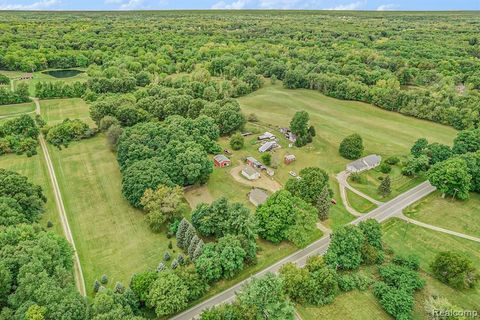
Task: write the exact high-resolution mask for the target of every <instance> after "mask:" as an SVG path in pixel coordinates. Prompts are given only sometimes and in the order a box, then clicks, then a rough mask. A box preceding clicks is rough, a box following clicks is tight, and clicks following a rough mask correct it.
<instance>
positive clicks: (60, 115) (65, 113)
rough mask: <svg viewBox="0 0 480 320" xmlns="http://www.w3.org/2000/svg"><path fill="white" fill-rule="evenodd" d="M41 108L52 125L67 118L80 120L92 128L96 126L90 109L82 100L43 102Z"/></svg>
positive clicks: (46, 119)
mask: <svg viewBox="0 0 480 320" xmlns="http://www.w3.org/2000/svg"><path fill="white" fill-rule="evenodd" d="M41 107H42V116H43V118H44V120H45V121H47V123H48V124H50V125H52V124H56V123H59V122H62V121H63V120H65V119H67V118H70V119H80V120H82V121H84V122H86V123H87V124H88V125H90V126H93V125H94V122H93V121H92V119H91V118H90V114H89V107H88V105H87V103H86V102H85V101H83V100H82V99H55V100H42V102H41Z"/></svg>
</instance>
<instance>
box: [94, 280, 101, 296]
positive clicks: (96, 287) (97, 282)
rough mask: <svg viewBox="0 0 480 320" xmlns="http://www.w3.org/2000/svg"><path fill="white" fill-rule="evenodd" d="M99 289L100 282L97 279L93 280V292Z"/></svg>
mask: <svg viewBox="0 0 480 320" xmlns="http://www.w3.org/2000/svg"><path fill="white" fill-rule="evenodd" d="M99 289H100V282H99V281H98V280H95V282H94V283H93V292H95V293H97V292H98V290H99Z"/></svg>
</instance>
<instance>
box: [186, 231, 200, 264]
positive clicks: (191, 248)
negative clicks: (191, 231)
mask: <svg viewBox="0 0 480 320" xmlns="http://www.w3.org/2000/svg"><path fill="white" fill-rule="evenodd" d="M199 241H200V238H199V237H198V236H197V235H194V236H193V238H192V241H190V245H189V246H188V256H189V257H190V259H192V258H193V254H194V252H195V249H196V248H197V244H198V242H199Z"/></svg>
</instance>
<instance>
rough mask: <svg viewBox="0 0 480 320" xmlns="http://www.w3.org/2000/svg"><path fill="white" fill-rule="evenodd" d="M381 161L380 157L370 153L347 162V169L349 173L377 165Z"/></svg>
mask: <svg viewBox="0 0 480 320" xmlns="http://www.w3.org/2000/svg"><path fill="white" fill-rule="evenodd" d="M381 162H382V157H380V156H379V155H376V154H371V155H369V156H366V157H363V158H360V159H358V160H355V161H353V162H350V163H349V164H347V171H348V172H351V173H359V172H363V171H365V170H370V169H373V168H375V167H377V166H379V165H380V163H381Z"/></svg>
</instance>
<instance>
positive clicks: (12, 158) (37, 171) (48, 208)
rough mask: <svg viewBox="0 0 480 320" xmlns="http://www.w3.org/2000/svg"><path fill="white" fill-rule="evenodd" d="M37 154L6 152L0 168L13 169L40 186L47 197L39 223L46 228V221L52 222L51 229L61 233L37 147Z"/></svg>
mask: <svg viewBox="0 0 480 320" xmlns="http://www.w3.org/2000/svg"><path fill="white" fill-rule="evenodd" d="M37 152H38V153H39V154H37V155H35V156H33V157H30V158H29V157H27V156H26V155H16V154H7V155H2V156H0V168H3V169H7V170H10V171H15V172H17V173H19V174H21V175H24V176H26V177H27V178H28V181H30V182H31V183H34V184H37V185H39V186H41V187H42V189H43V193H44V194H45V196H46V197H47V203H46V204H45V212H44V213H43V216H42V220H41V222H40V224H41V225H42V226H43V227H45V228H46V226H47V221H49V220H50V221H52V222H53V227H52V229H53V230H54V231H55V232H56V233H57V234H59V235H63V230H62V226H61V224H60V219H59V215H58V210H57V206H56V204H55V197H54V195H53V187H52V184H51V181H50V177H49V175H48V169H47V165H46V163H45V160H44V158H43V153H42V149H41V148H40V147H38V148H37Z"/></svg>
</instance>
